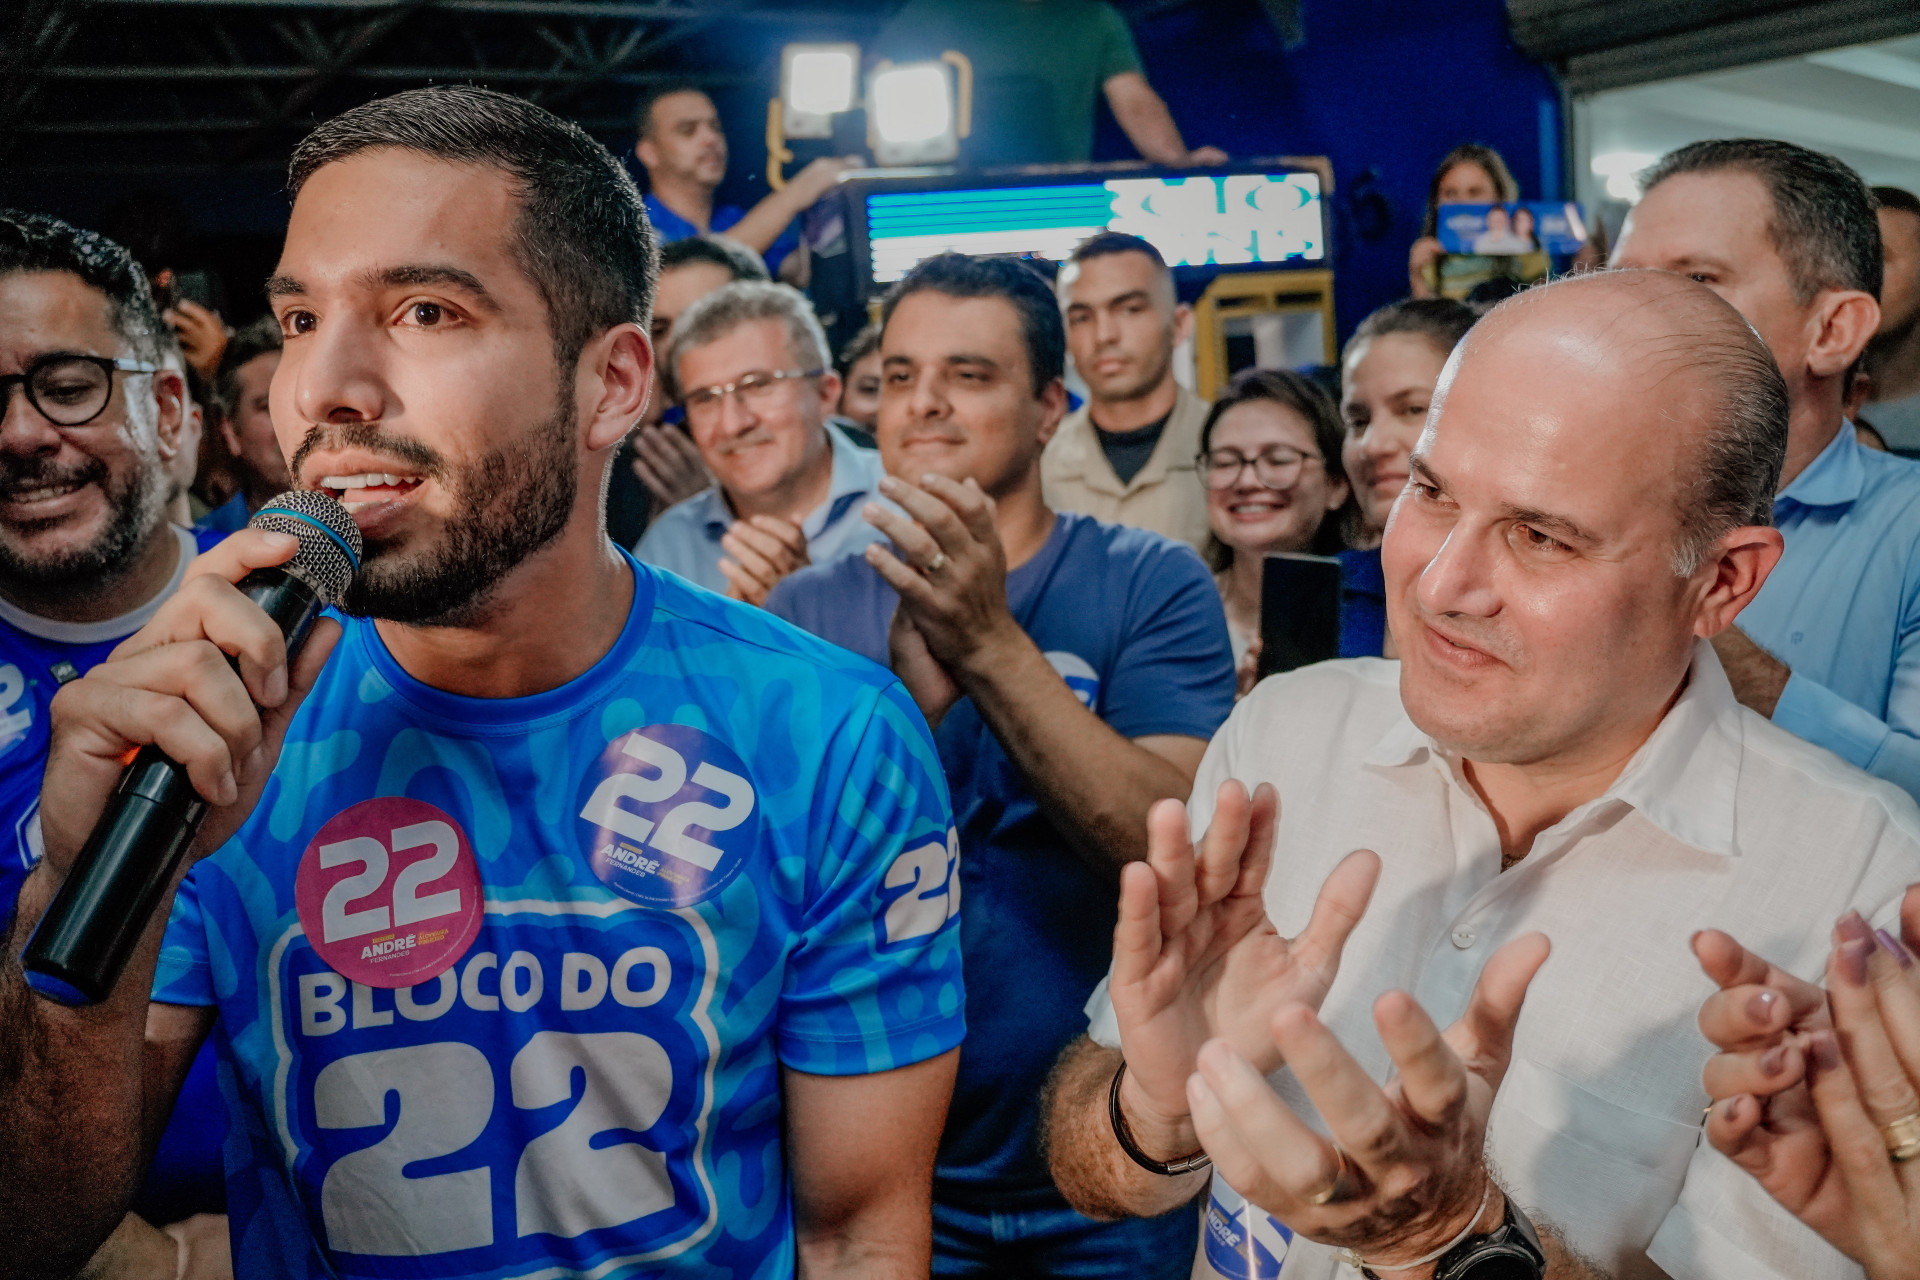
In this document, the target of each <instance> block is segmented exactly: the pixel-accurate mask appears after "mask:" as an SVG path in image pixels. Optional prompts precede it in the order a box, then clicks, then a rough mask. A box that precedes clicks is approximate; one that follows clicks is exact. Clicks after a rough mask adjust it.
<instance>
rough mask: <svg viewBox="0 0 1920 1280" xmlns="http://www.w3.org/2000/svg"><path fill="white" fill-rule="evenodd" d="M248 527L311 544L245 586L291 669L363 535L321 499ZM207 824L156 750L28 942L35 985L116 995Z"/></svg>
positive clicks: (356, 566) (183, 778)
mask: <svg viewBox="0 0 1920 1280" xmlns="http://www.w3.org/2000/svg"><path fill="white" fill-rule="evenodd" d="M247 523H248V525H249V526H250V527H252V528H255V529H266V530H268V531H270V532H273V533H290V534H292V535H293V536H294V537H296V538H298V539H299V540H300V547H299V550H297V551H295V552H294V553H293V559H291V560H289V561H287V562H286V563H285V564H282V565H275V566H274V567H272V568H270V569H255V570H254V571H253V572H252V573H249V574H248V575H247V576H246V577H244V578H242V579H241V580H240V584H239V585H240V590H241V591H242V592H244V593H245V594H246V596H247V598H248V599H250V600H252V601H253V602H254V603H255V604H257V605H259V606H260V608H261V609H263V610H265V611H266V614H267V616H268V617H269V618H272V619H273V621H274V623H275V625H277V626H278V627H279V628H280V634H281V635H283V636H285V637H286V638H287V666H288V668H289V670H291V668H292V666H293V659H294V655H295V654H297V653H298V652H299V651H300V646H301V644H302V643H303V642H304V641H305V640H306V638H307V632H308V630H310V629H311V628H312V626H313V622H314V619H315V618H318V617H319V616H320V611H321V610H322V609H324V608H326V607H327V606H328V605H334V604H338V603H339V602H340V599H341V597H342V596H344V595H345V594H346V592H347V588H348V587H349V586H350V585H352V583H353V576H354V574H356V573H358V572H359V571H360V551H361V546H360V529H359V527H358V526H357V525H355V524H354V522H353V517H352V516H350V515H348V514H347V509H346V508H345V507H343V506H341V505H340V504H339V503H338V502H335V501H334V500H333V498H332V497H330V496H329V495H327V494H325V493H321V492H318V491H316V490H310V489H302V490H295V491H293V492H289V493H283V494H281V495H280V496H279V497H277V498H275V499H274V500H273V501H271V502H269V503H267V505H266V506H264V507H262V508H260V510H259V511H258V512H256V513H255V514H254V517H253V519H252V520H250V521H248V522H247ZM228 662H229V664H231V665H233V666H234V667H235V669H236V670H237V669H238V665H239V664H238V663H237V662H235V661H234V660H233V659H232V658H229V659H228ZM206 814H207V802H206V801H204V800H202V799H201V798H200V796H199V794H198V793H197V792H195V791H194V789H193V783H191V782H189V781H188V780H187V771H186V769H185V768H183V767H182V766H180V765H179V764H177V763H175V762H174V761H173V760H172V759H170V758H169V757H168V756H167V754H166V752H164V751H162V750H160V748H158V747H156V746H151V745H149V746H145V747H142V748H140V750H139V751H138V752H137V753H136V754H135V755H134V757H133V763H132V764H130V765H128V766H127V768H126V771H125V772H124V773H122V774H121V775H120V785H119V786H117V787H115V788H114V791H113V795H112V796H111V797H110V798H109V799H108V801H107V807H106V810H105V812H103V813H102V814H101V815H100V820H99V821H98V822H96V823H95V824H94V826H93V832H92V834H90V835H89V836H88V837H87V842H86V844H85V845H83V846H81V849H80V856H79V857H78V858H76V859H75V860H74V864H73V870H72V871H71V872H69V873H68V875H67V879H66V882H65V883H64V884H62V885H61V886H60V891H59V892H58V893H56V894H55V895H54V897H53V903H52V905H50V906H49V907H48V908H47V914H46V915H45V917H43V918H42V919H41V921H40V925H39V927H38V928H37V929H35V930H34V931H33V937H32V939H31V940H29V941H28V943H27V949H26V952H25V953H24V955H23V956H22V960H23V962H24V964H25V966H26V971H27V975H26V976H27V985H28V986H30V987H32V988H33V989H34V990H35V991H37V992H39V993H40V994H41V995H43V996H45V997H47V998H48V999H50V1000H56V1001H58V1002H59V1003H61V1004H66V1005H85V1004H98V1003H100V1002H101V1001H102V1000H105V999H106V998H107V997H108V996H109V995H110V994H112V992H113V988H114V984H115V983H117V982H118V981H119V980H120V974H121V972H122V971H123V970H125V968H126V967H127V961H128V959H129V958H130V957H131V956H132V955H133V949H134V947H135V946H136V945H138V943H139V941H140V936H141V935H142V934H143V933H145V932H146V930H147V922H148V921H149V920H151V919H152V918H153V913H154V910H155V909H156V908H157V907H158V906H159V905H160V899H161V898H162V897H163V896H164V895H165V894H166V891H167V886H168V885H169V884H170V883H172V881H173V876H174V873H175V872H176V871H177V870H179V867H180V860H181V859H182V858H183V857H185V856H186V853H187V849H188V848H189V847H190V846H191V845H192V844H193V838H194V836H195V835H196V834H197V833H198V832H199V830H200V822H201V819H203V818H205V817H206Z"/></svg>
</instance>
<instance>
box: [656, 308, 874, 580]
mask: <svg viewBox="0 0 1920 1280" xmlns="http://www.w3.org/2000/svg"><path fill="white" fill-rule="evenodd" d="M831 366H832V361H831V359H830V358H829V355H828V350H827V339H826V335H825V334H824V333H823V332H822V331H821V329H820V322H819V320H817V319H816V318H815V317H814V314H813V308H812V307H811V306H809V305H808V303H807V300H806V299H805V298H804V297H802V296H801V295H800V294H799V293H798V292H797V291H796V290H794V289H791V288H789V287H788V286H786V285H779V284H768V283H766V282H764V281H739V282H736V283H734V284H730V285H727V286H726V287H725V288H722V289H718V290H716V291H715V292H713V293H710V294H708V295H707V296H706V297H704V298H702V299H701V300H700V301H699V302H696V303H695V304H694V305H693V306H691V307H689V308H688V309H687V310H686V311H685V312H684V313H683V314H682V315H681V317H680V319H679V320H678V321H676V322H675V324H674V327H673V331H672V333H671V334H670V335H669V336H668V338H667V349H666V354H665V357H664V359H663V361H662V368H663V369H664V370H665V371H666V372H667V374H668V376H669V378H670V379H671V382H672V384H673V386H674V387H675V388H676V389H677V390H678V392H679V399H680V401H681V403H682V404H683V405H684V406H685V408H686V413H687V425H688V427H689V428H691V430H692V432H693V442H694V444H695V445H696V446H697V447H698V448H699V450H700V456H701V458H702V459H703V460H704V461H705V462H706V464H707V470H709V471H711V472H712V473H713V475H714V477H715V480H716V483H715V485H714V486H713V487H711V488H709V489H706V490H704V491H703V492H701V493H697V494H695V495H694V496H693V497H691V498H689V499H687V500H686V501H685V502H682V503H679V504H678V505H676V506H674V507H671V508H669V509H668V510H667V511H665V512H664V513H662V514H661V515H660V517H659V518H658V519H656V520H655V521H654V522H653V524H652V525H650V526H648V528H647V535H646V537H644V538H642V539H641V540H640V545H639V546H637V547H635V548H634V554H635V555H637V556H638V557H639V558H640V559H642V560H644V561H646V562H647V563H649V564H654V565H658V566H660V567H661V568H663V569H669V570H672V571H673V572H674V573H677V574H679V575H680V576H681V577H683V578H686V579H687V580H689V581H691V582H695V583H698V584H699V585H700V586H703V587H706V588H708V589H709V590H712V591H719V592H724V593H725V594H727V595H729V596H732V597H733V598H734V599H736V600H745V601H747V602H748V603H749V604H756V605H757V604H764V603H765V602H766V598H767V593H768V592H769V591H772V590H773V588H774V585H775V584H776V583H778V582H779V581H780V580H781V579H782V578H784V577H786V576H787V575H788V574H790V573H792V572H793V571H794V570H795V569H799V568H802V567H804V566H805V565H808V564H811V563H814V562H816V561H817V562H825V561H828V560H832V559H834V558H836V557H838V556H842V555H845V554H846V553H848V552H851V551H858V550H859V549H860V548H861V547H864V546H865V545H867V543H869V542H872V541H873V540H874V539H876V538H878V537H879V536H880V533H879V531H878V530H877V529H875V528H874V527H873V526H872V525H870V524H868V523H867V522H866V521H865V520H862V519H861V518H860V510H861V507H862V506H863V505H864V504H865V503H866V501H867V500H868V499H870V498H872V497H874V496H875V493H876V492H877V489H878V486H879V483H880V477H881V474H882V470H881V466H880V455H879V454H878V453H876V452H874V451H873V450H871V449H862V448H860V447H859V446H858V445H856V444H854V443H853V441H852V440H850V439H849V438H847V436H846V435H845V434H844V433H843V432H842V431H841V430H840V429H839V428H838V427H837V426H835V425H833V424H832V423H830V422H829V421H828V420H827V419H828V416H829V415H830V414H832V412H833V410H834V407H835V405H837V404H838V403H839V399H840V379H839V376H838V375H837V374H835V373H834V372H833V369H832V367H831Z"/></svg>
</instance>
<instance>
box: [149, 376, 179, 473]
mask: <svg viewBox="0 0 1920 1280" xmlns="http://www.w3.org/2000/svg"><path fill="white" fill-rule="evenodd" d="M153 402H154V407H155V410H156V413H155V415H154V423H155V426H156V428H157V435H158V437H159V441H160V460H161V461H162V462H172V461H173V459H174V456H175V455H176V454H178V453H179V452H180V432H181V430H182V428H183V427H185V425H186V419H187V380H186V379H185V378H183V377H181V376H180V375H179V374H178V373H176V372H175V371H174V370H172V369H157V370H155V371H154V374H153Z"/></svg>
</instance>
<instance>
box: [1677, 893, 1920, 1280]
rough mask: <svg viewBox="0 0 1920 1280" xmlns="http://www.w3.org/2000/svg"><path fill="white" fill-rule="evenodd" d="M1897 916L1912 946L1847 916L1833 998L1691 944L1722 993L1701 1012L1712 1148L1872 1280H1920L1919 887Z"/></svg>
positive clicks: (1704, 940) (1728, 953)
mask: <svg viewBox="0 0 1920 1280" xmlns="http://www.w3.org/2000/svg"><path fill="white" fill-rule="evenodd" d="M1901 916H1902V929H1901V932H1902V933H1903V934H1904V935H1905V936H1906V943H1905V944H1903V943H1902V942H1901V941H1900V940H1899V939H1896V938H1894V937H1892V936H1891V935H1889V934H1886V933H1877V934H1876V933H1875V932H1874V931H1873V930H1872V929H1871V928H1869V927H1868V925H1867V923H1866V921H1864V920H1862V919H1861V918H1860V916H1859V915H1858V914H1857V913H1849V914H1848V916H1847V917H1845V918H1844V919H1842V920H1841V921H1840V923H1839V925H1838V926H1837V928H1836V929H1835V946H1834V949H1833V952H1832V953H1831V955H1830V956H1829V957H1828V961H1827V974H1826V978H1827V989H1826V990H1825V991H1824V992H1823V991H1821V989H1820V988H1818V987H1814V986H1812V985H1811V984H1810V983H1804V982H1800V981H1799V980H1797V979H1795V978H1793V977H1791V975H1786V974H1782V973H1781V972H1780V971H1778V970H1776V969H1773V968H1771V967H1770V966H1768V965H1767V964H1766V962H1765V961H1764V960H1762V959H1760V957H1758V956H1756V955H1754V954H1753V953H1752V952H1750V951H1747V950H1746V949H1745V948H1743V947H1741V946H1740V945H1739V944H1738V943H1737V942H1735V941H1734V940H1733V939H1732V938H1730V937H1728V936H1727V935H1726V934H1723V933H1718V932H1717V931H1714V932H1709V933H1706V934H1702V935H1701V936H1700V937H1698V938H1696V939H1695V941H1694V951H1695V953H1696V955H1698V956H1699V958H1700V961H1701V966H1702V967H1703V968H1704V969H1706V971H1707V973H1708V976H1710V977H1712V978H1714V979H1715V981H1716V982H1718V983H1719V984H1720V986H1721V988H1722V989H1721V990H1720V991H1718V992H1716V993H1715V994H1714V996H1713V997H1711V998H1710V999H1709V1000H1708V1002H1707V1004H1706V1006H1705V1007H1703V1008H1702V1010H1701V1014H1700V1026H1701V1030H1702V1031H1704V1032H1705V1033H1706V1034H1707V1038H1708V1039H1709V1040H1712V1041H1713V1042H1714V1044H1715V1045H1716V1046H1717V1047H1719V1048H1720V1049H1721V1052H1720V1053H1719V1054H1718V1055H1716V1056H1715V1057H1714V1058H1713V1059H1712V1060H1711V1061H1710V1062H1709V1063H1708V1065H1707V1069H1706V1072H1705V1077H1704V1079H1705V1083H1706V1087H1707V1092H1708V1094H1709V1095H1710V1096H1711V1097H1712V1098H1713V1099H1714V1104H1713V1106H1712V1108H1711V1109H1710V1111H1709V1113H1708V1122H1707V1138H1708V1140H1709V1141H1710V1142H1711V1143H1712V1144H1713V1146H1714V1147H1715V1149H1717V1150H1718V1151H1720V1152H1721V1153H1722V1154H1724V1155H1726V1156H1727V1157H1728V1158H1730V1159H1731V1160H1733V1161H1734V1162H1735V1163H1736V1164H1738V1165H1740V1167H1741V1168H1743V1169H1745V1170H1747V1172H1749V1173H1751V1174H1752V1175H1753V1176H1754V1177H1755V1179H1757V1180H1758V1181H1759V1182H1760V1184H1761V1185H1762V1186H1763V1187H1765V1188H1766V1190H1767V1192H1768V1193H1769V1194H1770V1195H1772V1196H1773V1197H1774V1198H1775V1199H1776V1200H1778V1201H1779V1202H1780V1204H1781V1205H1782V1206H1783V1207H1785V1208H1786V1209H1788V1210H1789V1211H1790V1212H1792V1213H1793V1214H1794V1216H1796V1217H1798V1218H1799V1219H1800V1220H1801V1221H1803V1222H1805V1223H1806V1224H1807V1225H1808V1226H1810V1227H1812V1228H1813V1229H1814V1230H1815V1231H1817V1232H1819V1233H1820V1235H1821V1236H1822V1237H1823V1238H1825V1239H1826V1240H1827V1241H1828V1243H1830V1244H1832V1245H1833V1246H1834V1247H1835V1248H1837V1249H1839V1250H1841V1251H1842V1252H1844V1253H1846V1254H1847V1255H1848V1256H1849V1257H1852V1258H1854V1259H1856V1260H1857V1261H1859V1262H1861V1263H1862V1264H1864V1265H1865V1267H1866V1270H1867V1274H1868V1275H1869V1276H1870V1277H1872V1280H1920V970H1916V969H1915V968H1914V967H1913V953H1912V950H1911V946H1912V944H1914V943H1915V942H1920V886H1916V887H1914V888H1912V889H1909V890H1908V891H1907V896H1906V901H1905V902H1904V903H1903V904H1902V911H1901Z"/></svg>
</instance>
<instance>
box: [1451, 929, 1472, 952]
mask: <svg viewBox="0 0 1920 1280" xmlns="http://www.w3.org/2000/svg"><path fill="white" fill-rule="evenodd" d="M1474 937H1475V934H1474V932H1473V930H1471V929H1469V928H1467V926H1465V925H1461V926H1460V927H1459V928H1458V929H1455V930H1454V931H1453V945H1454V946H1456V947H1458V948H1460V949H1461V950H1462V951H1465V950H1466V949H1467V948H1468V947H1471V946H1472V945H1473V941H1474Z"/></svg>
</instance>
